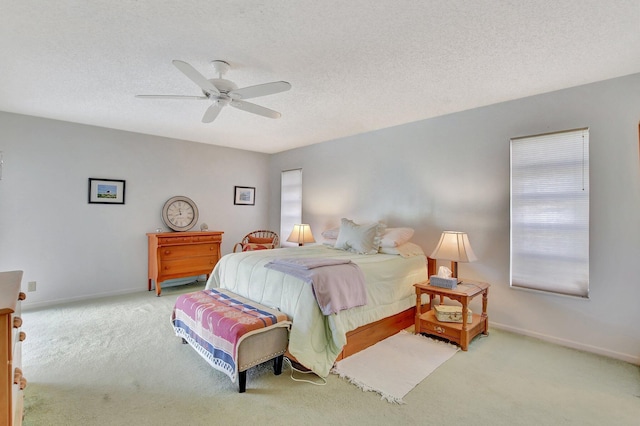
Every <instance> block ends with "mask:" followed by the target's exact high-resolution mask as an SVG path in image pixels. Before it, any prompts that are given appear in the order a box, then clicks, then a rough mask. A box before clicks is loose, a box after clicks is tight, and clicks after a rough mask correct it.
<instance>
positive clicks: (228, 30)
mask: <svg viewBox="0 0 640 426" xmlns="http://www.w3.org/2000/svg"><path fill="white" fill-rule="evenodd" d="M0 11H1V12H0V52H1V53H2V60H1V61H2V62H1V66H0V110H2V111H8V112H14V113H20V114H28V115H34V116H39V117H47V118H52V119H57V120H65V121H70V122H76V123H84V124H90V125H96V126H103V127H108V128H114V129H123V130H129V131H134V132H141V133H147V134H152V135H160V136H167V137H171V138H177V139H184V140H191V141H197V142H203V143H209V144H215V145H222V146H229V147H235V148H240V149H247V150H252V151H259V152H266V153H274V152H279V151H283V150H286V149H290V148H294V147H299V146H305V145H310V144H313V143H317V142H322V141H326V140H330V139H335V138H339V137H343V136H348V135H353V134H357V133H362V132H367V131H371V130H376V129H381V128H385V127H390V126H394V125H399V124H403V123H408V122H412V121H417V120H421V119H425V118H429V117H434V116H439V115H443V114H447V113H451V112H456V111H462V110H466V109H470V108H474V107H478V106H482V105H489V104H493V103H496V102H501V101H506V100H510V99H516V98H521V97H525V96H530V95H535V94H539V93H544V92H549V91H553V90H557V89H562V88H566V87H571V86H577V85H581V84H585V83H590V82H594V81H599V80H605V79H609V78H613V77H619V76H623V75H628V74H633V73H637V72H640V0H528V1H517V0H511V1H506V0H495V1H479V0H465V1H461V0H460V1H455V0H452V1H441V0H422V1H420V0H413V1H410V0H349V1H344V0H339V1H336V0H313V1H310V0H290V1H286V0H262V1H258V0H255V1H247V0H217V1H211V0H182V1H170V0H163V1H159V0H138V1H135V0H129V1H122V0H119V1H113V0H78V1H71V0H57V1H43V0H40V1H36V0H21V1H16V0H0ZM173 59H181V60H183V61H185V62H188V63H190V64H191V65H193V66H194V67H195V68H196V69H197V70H199V71H200V72H201V73H202V74H204V75H205V76H207V77H208V78H213V77H214V72H213V68H212V66H211V65H210V61H211V60H214V59H223V60H226V61H227V62H229V63H230V64H231V66H232V69H231V70H230V71H229V72H228V73H227V74H226V76H225V77H226V78H227V79H229V80H232V81H234V82H235V83H236V84H237V85H238V86H239V87H245V86H251V85H255V84H260V83H266V82H270V81H277V80H285V81H288V82H290V83H291V84H292V86H293V87H292V89H291V90H290V91H288V92H284V93H279V94H275V95H270V96H265V97H261V98H256V99H252V100H251V102H254V103H256V104H259V105H262V106H265V107H267V108H271V109H275V110H277V111H279V112H281V113H282V117H281V118H280V119H275V120H274V119H268V118H264V117H261V116H258V115H254V114H249V113H247V112H244V111H241V110H238V109H235V108H231V107H226V108H225V109H224V110H223V111H222V113H221V114H220V116H219V117H218V119H217V120H216V121H215V122H213V123H211V124H204V123H202V122H201V121H200V120H201V118H202V115H203V114H204V111H205V110H206V108H207V107H208V105H209V101H195V100H149V99H138V98H135V97H134V95H136V94H183V95H200V94H201V92H200V90H199V89H198V88H197V87H196V86H195V84H194V83H193V82H191V81H190V80H189V79H187V78H186V77H185V76H184V75H183V74H182V73H180V72H179V71H178V70H177V69H176V68H175V67H174V66H173V65H172V64H171V61H172V60H173Z"/></svg>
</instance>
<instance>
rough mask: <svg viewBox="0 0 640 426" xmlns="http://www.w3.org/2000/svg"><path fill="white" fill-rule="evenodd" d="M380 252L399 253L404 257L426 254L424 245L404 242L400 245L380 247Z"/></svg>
mask: <svg viewBox="0 0 640 426" xmlns="http://www.w3.org/2000/svg"><path fill="white" fill-rule="evenodd" d="M380 253H383V254H399V255H400V256H402V257H414V256H425V254H424V251H423V250H422V247H420V246H419V245H417V244H414V243H404V244H402V245H399V246H398V247H380Z"/></svg>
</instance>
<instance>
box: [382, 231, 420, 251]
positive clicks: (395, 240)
mask: <svg viewBox="0 0 640 426" xmlns="http://www.w3.org/2000/svg"><path fill="white" fill-rule="evenodd" d="M413 232H414V231H413V229H412V228H387V230H386V231H384V234H382V240H381V241H380V247H398V246H400V245H402V244H404V243H407V242H409V240H410V239H411V237H413Z"/></svg>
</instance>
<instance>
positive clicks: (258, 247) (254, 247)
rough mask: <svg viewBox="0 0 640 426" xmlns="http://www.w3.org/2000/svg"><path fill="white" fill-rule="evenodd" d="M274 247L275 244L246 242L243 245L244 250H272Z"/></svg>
mask: <svg viewBox="0 0 640 426" xmlns="http://www.w3.org/2000/svg"><path fill="white" fill-rule="evenodd" d="M272 248H273V244H258V243H246V244H243V245H242V251H253V250H270V249H272Z"/></svg>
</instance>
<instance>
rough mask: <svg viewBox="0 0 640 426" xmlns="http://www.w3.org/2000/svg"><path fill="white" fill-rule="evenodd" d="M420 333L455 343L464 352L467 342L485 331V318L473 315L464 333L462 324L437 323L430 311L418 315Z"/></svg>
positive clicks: (433, 313) (432, 312)
mask: <svg viewBox="0 0 640 426" xmlns="http://www.w3.org/2000/svg"><path fill="white" fill-rule="evenodd" d="M419 330H420V332H421V333H425V334H431V335H435V336H440V337H443V338H445V339H447V340H450V341H452V342H455V343H457V344H459V345H460V346H462V347H463V349H464V350H466V348H467V346H468V344H469V342H471V340H472V339H473V338H474V337H476V336H477V335H478V334H480V333H485V334H486V331H487V321H486V318H485V319H483V318H482V316H481V315H478V314H473V321H472V322H471V323H468V324H467V331H466V333H465V332H464V331H463V330H462V323H458V322H442V321H438V320H437V318H436V315H435V312H434V311H433V309H432V310H430V311H427V312H425V313H424V314H422V315H420V328H419Z"/></svg>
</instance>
